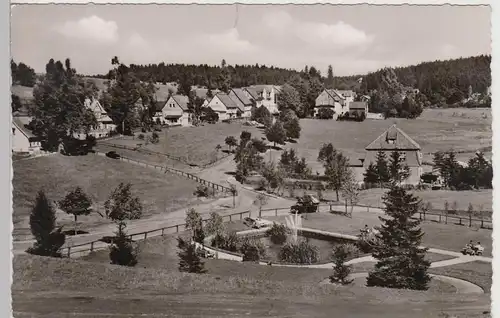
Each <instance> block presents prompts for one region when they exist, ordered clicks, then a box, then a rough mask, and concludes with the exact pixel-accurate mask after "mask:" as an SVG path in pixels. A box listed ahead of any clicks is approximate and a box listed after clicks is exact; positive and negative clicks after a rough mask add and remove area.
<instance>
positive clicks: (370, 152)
mask: <svg viewBox="0 0 500 318" xmlns="http://www.w3.org/2000/svg"><path fill="white" fill-rule="evenodd" d="M365 150H366V156H365V158H363V159H360V161H361V162H360V163H358V164H356V163H355V162H352V161H351V164H353V165H352V166H353V168H354V170H355V174H356V178H357V179H358V181H360V182H362V181H363V173H364V172H365V171H366V169H367V168H368V166H369V165H370V163H374V164H375V162H376V158H377V153H378V152H379V151H383V152H384V153H385V154H386V157H387V159H388V160H389V158H390V156H391V153H392V152H394V151H398V152H399V153H401V155H402V158H403V160H404V162H405V163H406V164H407V165H408V167H409V168H410V177H409V178H408V179H407V180H405V182H404V183H405V184H413V185H415V184H418V183H419V182H420V176H421V175H422V170H423V169H422V148H421V147H420V145H419V144H418V143H417V142H415V140H413V139H412V138H411V137H410V136H408V135H407V134H406V133H405V132H404V131H402V130H401V129H400V128H398V127H396V125H392V126H391V127H389V129H387V130H386V131H385V132H383V133H382V134H381V135H380V136H378V137H377V138H376V139H375V140H374V141H372V142H371V143H370V144H369V145H368V146H367V147H366V148H365Z"/></svg>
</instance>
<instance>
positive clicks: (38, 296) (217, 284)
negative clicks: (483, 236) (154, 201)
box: [12, 255, 490, 318]
mask: <svg viewBox="0 0 500 318" xmlns="http://www.w3.org/2000/svg"><path fill="white" fill-rule="evenodd" d="M241 265H242V264H236V266H241ZM256 266H257V265H256ZM220 267H221V268H223V267H224V266H220ZM242 268H243V267H242ZM244 268H245V269H249V268H250V267H248V268H247V267H244ZM259 268H263V269H262V270H264V271H266V270H267V271H274V270H276V269H275V268H274V267H272V266H259ZM13 269H14V270H13V272H14V275H13V285H12V294H13V296H12V297H13V310H14V312H15V315H16V316H20V317H39V316H44V317H56V318H58V317H68V316H74V315H82V313H85V315H88V316H92V314H94V313H96V316H97V315H98V316H102V317H123V318H124V317H131V316H139V315H149V316H161V315H165V314H168V315H172V316H185V317H206V316H208V315H209V316H212V317H221V316H243V315H250V316H258V317H277V316H279V317H295V316H296V314H297V313H300V314H302V315H304V316H305V317H325V318H326V317H331V313H332V312H333V311H335V312H336V313H340V314H341V316H348V315H350V314H352V312H353V311H356V312H357V313H358V314H362V315H363V317H370V318H375V317H381V316H383V317H389V318H396V317H402V316H403V315H404V316H405V317H412V318H413V317H415V318H416V317H422V315H423V314H425V316H429V317H431V316H432V317H434V316H436V315H437V314H439V313H441V312H443V311H445V312H446V311H453V312H460V313H466V314H467V316H468V317H485V316H483V315H480V313H481V312H482V311H483V310H487V309H488V308H489V306H490V299H489V297H486V296H485V295H456V294H449V293H447V294H440V293H435V292H432V291H430V292H417V291H408V290H388V289H383V288H363V287H357V286H331V285H324V286H318V282H319V281H317V280H315V281H314V282H312V283H306V282H303V281H306V280H305V279H303V278H301V277H300V276H301V275H300V274H304V275H307V274H306V273H305V272H304V271H300V273H299V272H296V271H290V269H288V268H283V270H285V271H284V274H283V275H282V278H283V279H286V281H281V280H273V279H272V278H273V277H274V278H278V275H273V274H267V275H266V273H265V272H263V273H262V275H261V276H260V277H262V279H257V278H255V277H253V276H250V274H251V273H249V277H248V278H247V277H238V276H237V274H239V273H237V274H236V275H233V276H231V272H230V271H229V269H230V267H226V268H225V270H224V272H223V273H222V274H223V275H222V274H221V275H217V274H216V273H210V272H209V273H207V274H205V275H198V274H185V273H179V272H175V271H172V270H164V269H157V268H142V266H140V265H138V266H136V267H135V268H127V267H120V266H115V265H110V264H103V263H90V262H86V261H82V260H74V259H53V258H48V257H38V256H32V255H16V256H15V257H14V259H13ZM250 271H251V270H250ZM306 271H310V269H309V270H307V269H306ZM325 272H326V273H329V272H330V271H329V270H325ZM287 273H288V274H287ZM293 274H296V275H293ZM317 277H318V278H321V280H322V279H324V278H325V277H324V276H323V275H322V274H319V275H317ZM457 304H460V305H457ZM471 306H473V307H474V308H473V309H471ZM55 308H57V310H56V309H55Z"/></svg>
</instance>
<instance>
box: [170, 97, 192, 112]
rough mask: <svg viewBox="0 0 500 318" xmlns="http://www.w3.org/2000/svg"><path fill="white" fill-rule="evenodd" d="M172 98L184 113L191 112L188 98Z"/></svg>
mask: <svg viewBox="0 0 500 318" xmlns="http://www.w3.org/2000/svg"><path fill="white" fill-rule="evenodd" d="M172 98H173V99H174V101H175V102H176V103H177V105H179V107H180V108H181V109H182V110H183V111H188V110H189V108H188V103H189V98H188V97H187V96H184V95H172Z"/></svg>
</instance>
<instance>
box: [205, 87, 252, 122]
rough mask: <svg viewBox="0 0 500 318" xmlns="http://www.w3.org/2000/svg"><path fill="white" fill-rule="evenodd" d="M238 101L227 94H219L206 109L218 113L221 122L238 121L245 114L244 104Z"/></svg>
mask: <svg viewBox="0 0 500 318" xmlns="http://www.w3.org/2000/svg"><path fill="white" fill-rule="evenodd" d="M237 101H238V99H237V98H235V99H233V98H231V97H230V96H229V95H228V94H226V93H217V94H216V95H215V96H214V97H213V98H212V99H211V100H210V102H208V104H207V106H206V107H209V108H211V109H212V110H213V111H214V112H216V113H217V115H219V120H220V121H222V120H228V119H236V118H241V117H242V115H243V114H244V112H245V107H244V105H243V103H241V102H237Z"/></svg>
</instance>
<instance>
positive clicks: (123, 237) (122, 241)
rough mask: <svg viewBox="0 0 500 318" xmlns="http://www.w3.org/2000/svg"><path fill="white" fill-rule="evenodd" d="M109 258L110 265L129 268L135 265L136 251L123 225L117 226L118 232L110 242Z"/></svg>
mask: <svg viewBox="0 0 500 318" xmlns="http://www.w3.org/2000/svg"><path fill="white" fill-rule="evenodd" d="M109 258H110V260H111V264H116V265H121V266H129V267H134V266H135V265H137V249H135V248H134V246H132V242H131V239H129V238H128V237H127V234H126V233H125V227H124V226H123V224H118V231H117V233H116V236H115V237H114V238H113V241H112V242H111V246H110V251H109Z"/></svg>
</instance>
